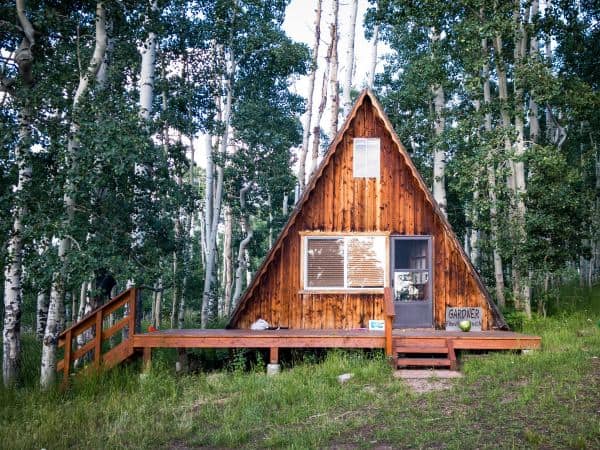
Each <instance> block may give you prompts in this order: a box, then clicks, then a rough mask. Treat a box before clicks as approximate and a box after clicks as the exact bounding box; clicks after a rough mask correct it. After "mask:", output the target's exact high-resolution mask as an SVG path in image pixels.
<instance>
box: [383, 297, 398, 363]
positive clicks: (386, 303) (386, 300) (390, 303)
mask: <svg viewBox="0 0 600 450" xmlns="http://www.w3.org/2000/svg"><path fill="white" fill-rule="evenodd" d="M383 310H384V313H385V356H387V357H388V358H391V357H392V356H393V350H392V329H393V328H394V317H396V311H395V309H394V298H393V295H392V288H391V287H386V288H384V289H383Z"/></svg>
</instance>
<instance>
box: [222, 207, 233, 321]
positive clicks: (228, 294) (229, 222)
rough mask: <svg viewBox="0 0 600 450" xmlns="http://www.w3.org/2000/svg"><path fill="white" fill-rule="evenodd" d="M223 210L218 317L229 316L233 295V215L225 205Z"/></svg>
mask: <svg viewBox="0 0 600 450" xmlns="http://www.w3.org/2000/svg"><path fill="white" fill-rule="evenodd" d="M224 209H225V212H224V216H225V235H224V237H223V284H224V286H225V294H224V296H223V303H222V305H221V306H222V308H221V309H220V310H219V316H220V317H229V313H230V311H231V299H232V295H233V261H232V257H233V256H232V253H231V249H232V243H231V241H232V237H233V217H232V214H231V207H230V206H229V205H226V206H225V207H224Z"/></svg>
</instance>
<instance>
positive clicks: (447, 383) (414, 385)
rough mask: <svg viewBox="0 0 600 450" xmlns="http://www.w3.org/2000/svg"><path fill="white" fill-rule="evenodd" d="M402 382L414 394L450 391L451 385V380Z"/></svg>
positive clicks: (426, 379) (418, 379) (423, 379)
mask: <svg viewBox="0 0 600 450" xmlns="http://www.w3.org/2000/svg"><path fill="white" fill-rule="evenodd" d="M404 382H405V383H406V385H407V386H408V387H410V388H411V390H412V391H413V392H414V393H416V394H424V393H426V392H432V391H442V390H444V389H450V388H452V384H453V382H452V380H435V379H431V378H406V379H405V380H404Z"/></svg>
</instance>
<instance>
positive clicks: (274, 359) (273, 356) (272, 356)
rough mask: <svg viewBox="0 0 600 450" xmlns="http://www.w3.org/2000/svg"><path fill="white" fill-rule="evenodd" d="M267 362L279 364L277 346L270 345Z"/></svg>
mask: <svg viewBox="0 0 600 450" xmlns="http://www.w3.org/2000/svg"><path fill="white" fill-rule="evenodd" d="M269 362H270V363H271V364H279V347H271V349H270V351H269Z"/></svg>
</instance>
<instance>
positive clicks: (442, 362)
mask: <svg viewBox="0 0 600 450" xmlns="http://www.w3.org/2000/svg"><path fill="white" fill-rule="evenodd" d="M396 364H397V365H398V366H421V367H449V366H450V365H451V364H452V362H451V361H450V359H448V358H398V360H397V363H396Z"/></svg>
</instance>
